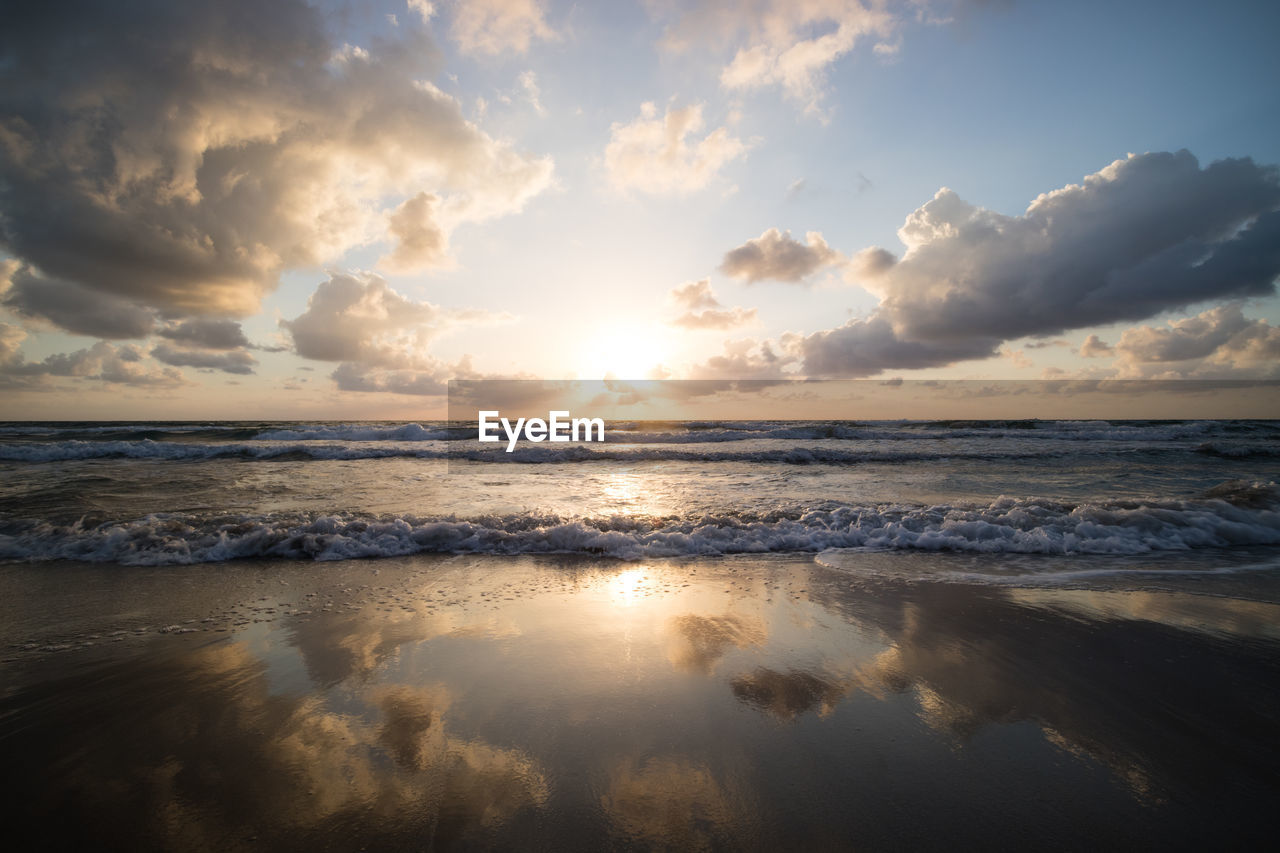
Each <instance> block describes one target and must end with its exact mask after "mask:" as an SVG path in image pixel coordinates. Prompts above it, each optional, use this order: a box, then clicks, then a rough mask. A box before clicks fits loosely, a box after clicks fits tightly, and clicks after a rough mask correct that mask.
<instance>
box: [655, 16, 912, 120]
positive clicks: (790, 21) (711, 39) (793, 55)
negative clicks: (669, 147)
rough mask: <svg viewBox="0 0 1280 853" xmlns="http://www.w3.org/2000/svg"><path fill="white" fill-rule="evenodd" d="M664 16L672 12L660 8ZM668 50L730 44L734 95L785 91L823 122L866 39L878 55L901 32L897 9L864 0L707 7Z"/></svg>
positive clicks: (679, 26)
mask: <svg viewBox="0 0 1280 853" xmlns="http://www.w3.org/2000/svg"><path fill="white" fill-rule="evenodd" d="M653 5H654V6H655V7H656V11H657V12H658V13H659V15H662V13H663V11H664V9H665V8H666V4H657V3H655V4H653ZM674 17H675V18H676V20H675V21H674V23H672V24H671V25H670V26H669V27H668V28H667V31H666V35H665V36H664V39H663V43H664V45H665V46H667V47H668V48H670V49H674V50H691V49H694V48H695V47H704V46H705V47H709V48H711V49H715V48H717V47H722V46H723V45H725V44H728V45H730V46H731V47H732V49H733V51H734V52H733V58H732V59H731V60H730V61H729V63H728V64H727V65H726V66H725V67H724V68H723V70H722V71H721V73H720V83H721V85H723V86H724V87H725V88H726V89H729V90H751V89H760V88H769V87H776V88H780V89H781V90H782V91H783V92H784V93H785V94H786V95H787V97H788V98H790V99H791V100H793V101H795V102H796V103H798V104H800V105H801V106H802V107H803V108H804V110H805V112H806V113H809V114H814V115H821V114H822V101H823V98H824V96H825V90H826V82H827V75H828V73H829V71H830V69H831V67H832V66H833V65H834V64H835V63H836V62H837V61H838V60H839V59H840V58H841V57H843V56H845V55H846V54H848V53H849V52H850V51H851V50H853V49H854V47H855V46H856V45H857V43H858V42H859V41H860V40H862V39H863V38H868V37H871V38H875V39H876V40H877V41H878V43H877V52H878V53H880V54H882V55H883V54H886V52H892V51H895V50H896V49H897V48H896V42H889V41H886V39H888V38H889V37H890V36H891V35H892V34H893V32H894V30H895V27H896V25H897V21H896V18H895V16H894V14H893V13H892V12H891V11H890V10H889V6H888V4H886V3H882V2H870V3H867V4H864V3H861V2H857V0H803V1H802V2H796V1H795V0H701V2H694V3H691V4H687V5H685V4H681V7H680V10H679V11H678V12H676V13H675V14H674Z"/></svg>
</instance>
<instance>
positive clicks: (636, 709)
mask: <svg viewBox="0 0 1280 853" xmlns="http://www.w3.org/2000/svg"><path fill="white" fill-rule="evenodd" d="M863 558H864V559H863V561H864V562H867V563H869V564H870V565H868V566H867V567H866V569H867V570H866V571H864V572H862V573H861V574H860V575H859V574H852V573H851V572H850V571H849V570H848V569H847V568H833V567H830V566H825V565H822V564H820V563H818V562H816V561H814V560H813V559H812V558H807V557H805V558H798V557H795V556H766V557H757V556H746V557H733V558H725V559H718V560H712V559H682V560H668V561H653V562H642V563H619V562H618V561H612V560H600V559H589V558H585V559H584V558H580V557H552V556H537V557H510V558H497V559H495V558H493V557H485V558H477V557H474V556H419V557H410V558H393V559H386V560H378V561H348V562H343V563H337V564H328V565H323V566H319V567H317V566H315V565H314V564H304V563H291V562H285V563H282V562H279V561H276V562H267V563H261V562H232V563H226V564H222V565H218V566H216V567H202V568H201V570H200V571H198V572H193V571H191V570H190V568H189V567H168V568H162V569H145V570H137V569H133V570H126V571H127V574H125V575H123V576H122V575H121V571H122V570H121V569H120V568H119V567H93V566H83V565H81V566H73V565H65V566H48V565H43V566H37V567H21V568H15V567H9V568H7V569H6V572H5V573H4V584H5V587H6V588H5V590H4V592H5V595H4V596H3V600H4V602H5V603H4V605H3V610H4V612H3V616H4V618H3V619H0V624H3V625H4V626H5V630H6V634H7V635H6V636H5V638H4V639H5V646H6V655H5V660H4V663H3V666H4V669H5V671H6V677H5V679H4V682H5V687H4V696H3V714H2V716H0V720H3V722H2V723H0V726H2V728H0V738H2V740H3V743H4V744H5V753H6V755H7V756H8V759H7V760H6V762H5V763H4V771H3V772H4V775H5V777H6V781H5V789H6V791H8V795H7V797H6V800H5V812H6V820H5V823H6V826H7V827H8V831H9V834H10V838H12V839H20V842H19V846H21V847H22V849H41V848H44V849H54V848H67V847H74V846H93V847H95V848H96V849H134V850H139V849H183V850H204V849H207V850H234V849H243V850H253V849H299V850H301V849H334V850H345V849H389V850H402V849H403V850H409V849H426V848H436V849H457V848H475V847H482V848H507V849H511V848H520V849H581V850H587V849H600V848H602V847H606V848H614V849H652V848H680V849H708V848H710V849H717V848H720V849H723V848H733V849H800V848H804V849H837V848H849V847H870V848H873V849H890V848H913V849H943V848H946V849H954V848H955V847H956V846H973V845H982V844H987V843H991V842H992V841H993V840H995V839H998V840H999V841H1000V843H1002V844H1009V845H1019V846H1035V847H1037V848H1041V849H1082V848H1088V847H1094V848H1096V847H1099V846H1102V847H1118V846H1122V845H1123V846H1129V847H1137V848H1143V849H1153V848H1162V849H1169V848H1192V847H1204V846H1209V845H1215V846H1216V845H1234V844H1249V845H1260V844H1262V843H1264V842H1265V840H1266V839H1267V838H1268V837H1271V835H1272V833H1274V831H1275V830H1276V828H1277V818H1276V816H1275V814H1274V812H1273V811H1272V810H1271V809H1270V804H1271V803H1272V802H1273V800H1274V796H1275V793H1276V784H1277V777H1276V771H1277V767H1280V761H1278V759H1280V756H1277V754H1276V745H1275V740H1274V737H1273V736H1272V735H1273V733H1274V731H1275V722H1276V719H1277V714H1278V713H1280V678H1278V677H1277V676H1280V655H1277V650H1278V649H1280V645H1278V644H1280V628H1277V626H1278V625H1280V618H1277V617H1280V604H1278V603H1276V602H1278V601H1280V583H1278V582H1277V577H1280V575H1277V573H1276V571H1275V570H1274V569H1273V570H1271V571H1269V572H1267V571H1264V572H1262V574H1265V575H1266V576H1267V580H1266V582H1265V583H1263V584H1255V587H1256V588H1260V589H1266V590H1267V591H1268V596H1269V597H1270V600H1266V601H1264V600H1258V601H1244V600H1241V599H1239V598H1231V597H1224V596H1221V595H1201V594H1197V593H1188V592H1181V591H1167V592H1160V591H1123V590H1081V589H1075V590H1072V589H1024V588H1016V587H1015V588H995V587H983V586H977V585H972V584H964V583H955V582H947V581H939V580H919V579H911V578H908V577H907V576H906V575H907V574H913V573H918V571H919V570H922V569H927V567H926V566H918V567H912V568H911V569H910V571H909V572H905V573H904V569H906V568H907V567H905V566H903V565H901V564H903V563H920V562H922V561H929V562H936V561H937V560H938V559H939V556H938V555H919V554H905V555H904V554H878V555H863ZM942 559H943V560H944V561H945V559H946V556H945V555H943V556H942ZM961 559H963V558H961ZM317 569H319V570H317ZM53 571H57V572H59V573H60V576H59V581H58V586H59V587H60V588H61V590H62V594H61V595H59V596H56V597H55V596H54V595H52V594H50V593H51V591H50V590H49V588H48V587H49V585H50V583H51V581H50V576H51V574H52V572H53ZM55 598H56V600H57V601H58V602H59V603H58V605H57V606H56V608H55V609H54V610H53V611H51V612H46V613H44V614H42V615H40V616H39V617H37V616H36V615H35V614H33V613H32V612H31V610H30V609H29V608H28V607H27V606H26V605H27V603H29V602H31V601H33V600H41V601H50V602H51V601H53V600H55ZM32 646H34V647H32Z"/></svg>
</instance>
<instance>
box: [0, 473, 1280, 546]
mask: <svg viewBox="0 0 1280 853" xmlns="http://www.w3.org/2000/svg"><path fill="white" fill-rule="evenodd" d="M1214 495H1215V496H1212V497H1209V496H1206V497H1204V498H1201V499H1198V500H1188V501H1167V502H1118V503H1112V504H1106V505H1101V504H1080V505H1075V506H1073V505H1069V504H1064V503H1060V502H1055V501H1050V500H1046V499H1041V498H1028V499H1016V498H1010V497H1001V498H999V499H997V500H995V501H993V502H991V503H990V504H987V505H979V506H953V505H937V506H902V505H892V506H863V507H858V506H823V507H821V508H809V509H803V508H801V509H794V510H790V511H776V512H771V513H763V514H761V513H754V514H753V513H724V514H716V515H700V516H696V517H695V516H690V517H678V516H677V517H664V518H640V517H632V516H617V515H615V516H609V517H601V518H579V517H564V516H559V515H555V514H544V513H515V514H509V515H489V516H480V517H475V518H457V517H452V516H450V517H439V518H431V517H418V516H412V515H402V516H390V517H357V516H353V515H349V514H337V515H320V516H293V517H287V518H286V517H275V516H271V517H256V518H255V517H245V516H217V517H209V518H201V517H198V516H192V515H184V514H156V515H149V516H146V517H144V518H139V519H136V520H131V521H121V522H108V523H104V524H100V525H96V526H90V525H86V524H85V523H84V522H83V520H82V521H81V522H77V523H75V524H71V525H55V524H51V523H48V522H32V523H29V524H28V525H27V526H26V527H25V528H22V529H14V526H13V525H9V530H10V532H6V533H5V534H0V559H4V560H11V561H44V560H55V559H67V560H81V561H89V562H106V563H119V564H124V565H168V564H186V563H204V562H216V561H222V560H230V559H238V558H252V557H277V558H291V559H313V560H344V559H353V558H366V557H387V556H402V555H408V554H421V553H477V554H542V553H557V554H592V555H599V556H607V557H614V558H619V559H624V560H639V559H645V558H656V557H679V556H686V555H728V554H751V553H769V552H821V551H826V550H828V549H835V548H840V549H848V548H854V549H871V550H921V551H962V552H963V551H967V552H985V553H1012V554H1110V555H1132V554H1144V553H1151V552H1160V551H1185V550H1190V549H1197V548H1222V547H1235V546H1249V545H1276V544H1280V512H1278V511H1277V507H1278V506H1280V502H1278V501H1277V494H1276V487H1275V485H1274V484H1270V483H1268V484H1261V483H1252V484H1248V483H1233V484H1224V485H1223V486H1222V487H1219V488H1218V490H1216V491H1215V493H1214Z"/></svg>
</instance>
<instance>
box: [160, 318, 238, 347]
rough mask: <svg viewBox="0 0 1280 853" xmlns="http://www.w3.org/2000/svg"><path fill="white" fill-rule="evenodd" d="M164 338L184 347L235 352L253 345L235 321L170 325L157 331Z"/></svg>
mask: <svg viewBox="0 0 1280 853" xmlns="http://www.w3.org/2000/svg"><path fill="white" fill-rule="evenodd" d="M156 334H158V335H160V337H162V338H168V339H169V340H171V341H174V342H176V343H179V344H183V345H184V346H196V347H202V348H204V349H214V350H233V349H246V348H248V347H250V346H252V344H250V343H249V339H248V338H246V337H245V336H244V331H243V330H242V329H241V328H240V324H239V323H237V322H236V321H235V320H214V319H208V318H197V319H193V320H183V321H182V322H180V323H170V324H168V325H166V326H162V327H161V328H159V329H157V330H156Z"/></svg>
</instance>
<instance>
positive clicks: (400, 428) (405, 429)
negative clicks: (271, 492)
mask: <svg viewBox="0 0 1280 853" xmlns="http://www.w3.org/2000/svg"><path fill="white" fill-rule="evenodd" d="M460 432H461V433H465V436H466V437H473V436H472V435H471V431H470V430H461V431H460V430H456V429H455V430H453V431H450V430H449V429H448V428H445V427H438V428H434V429H429V428H427V427H424V426H422V425H421V424H398V425H385V426H382V425H379V426H372V425H365V426H361V425H353V424H335V425H333V426H312V427H300V428H297V429H273V430H266V431H265V432H261V433H258V434H257V435H256V436H254V437H255V438H257V439H259V440H261V441H447V440H449V439H451V438H456V437H458V436H459V433H460Z"/></svg>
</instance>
